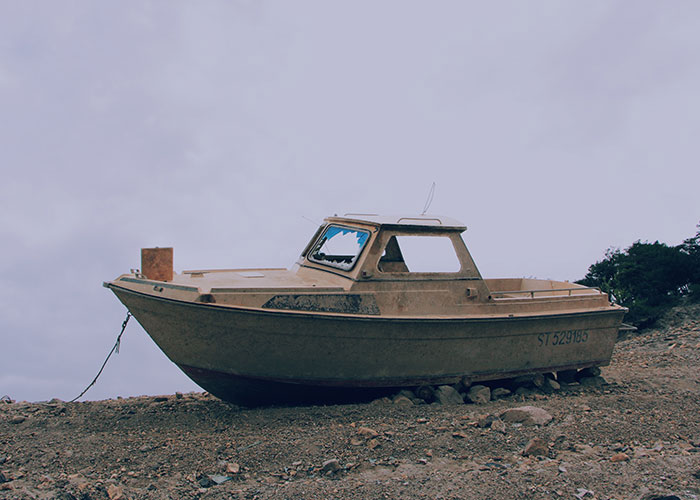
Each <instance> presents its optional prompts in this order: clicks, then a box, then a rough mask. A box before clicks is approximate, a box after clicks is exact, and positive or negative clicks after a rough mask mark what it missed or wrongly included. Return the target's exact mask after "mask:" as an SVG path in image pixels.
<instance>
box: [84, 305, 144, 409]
mask: <svg viewBox="0 0 700 500" xmlns="http://www.w3.org/2000/svg"><path fill="white" fill-rule="evenodd" d="M129 318H131V313H130V312H129V311H127V313H126V318H125V319H124V322H123V323H122V331H121V332H119V335H118V336H117V341H116V342H115V343H114V346H113V347H112V350H111V351H109V354H107V359H105V362H104V363H102V368H100V371H99V372H97V375H95V378H94V379H93V381H92V382H90V385H88V386H87V387H86V388H85V390H84V391H83V392H81V393H80V394H78V395H77V396H76V397H74V398H73V399H71V400H70V402H71V403H73V402H75V401H77V400H78V399H80V398H81V397H83V395H84V394H85V393H86V392H87V391H88V390H89V389H90V387H92V386H93V385H95V382H97V379H98V378H99V377H100V375H102V370H104V369H105V366H106V365H107V361H109V358H110V357H111V356H112V354H114V352H115V351H116V352H117V354H119V343H120V342H121V340H122V334H123V333H124V330H126V324H127V323H128V322H129Z"/></svg>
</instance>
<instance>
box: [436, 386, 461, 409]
mask: <svg viewBox="0 0 700 500" xmlns="http://www.w3.org/2000/svg"><path fill="white" fill-rule="evenodd" d="M435 400H436V401H437V402H438V403H440V404H443V405H461V404H464V400H463V399H462V396H460V394H459V392H457V391H456V390H455V388H454V387H450V386H449V385H441V386H440V387H438V388H437V390H436V391H435Z"/></svg>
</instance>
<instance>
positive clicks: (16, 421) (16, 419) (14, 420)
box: [10, 415, 27, 424]
mask: <svg viewBox="0 0 700 500" xmlns="http://www.w3.org/2000/svg"><path fill="white" fill-rule="evenodd" d="M25 420H27V417H23V416H22V415H16V416H14V417H12V418H11V419H10V423H11V424H21V423H22V422H24V421H25Z"/></svg>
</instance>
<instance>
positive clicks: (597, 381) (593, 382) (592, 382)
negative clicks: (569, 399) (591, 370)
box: [578, 377, 607, 387]
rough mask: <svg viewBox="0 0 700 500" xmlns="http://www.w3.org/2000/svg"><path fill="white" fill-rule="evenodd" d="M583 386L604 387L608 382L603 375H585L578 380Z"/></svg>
mask: <svg viewBox="0 0 700 500" xmlns="http://www.w3.org/2000/svg"><path fill="white" fill-rule="evenodd" d="M578 383H579V384H581V385H582V386H583V387H602V386H603V385H605V384H606V383H607V382H606V381H605V379H604V378H603V377H583V378H580V379H579V381H578Z"/></svg>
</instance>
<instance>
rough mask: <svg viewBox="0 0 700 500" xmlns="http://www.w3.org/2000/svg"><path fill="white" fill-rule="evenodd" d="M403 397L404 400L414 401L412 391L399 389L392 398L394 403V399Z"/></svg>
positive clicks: (414, 397) (414, 396)
mask: <svg viewBox="0 0 700 500" xmlns="http://www.w3.org/2000/svg"><path fill="white" fill-rule="evenodd" d="M401 396H403V397H404V398H407V399H409V400H410V401H413V400H414V399H416V395H415V394H413V391H409V390H408V389H401V390H400V391H399V393H398V394H397V395H396V396H395V397H394V402H396V398H398V397H401Z"/></svg>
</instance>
